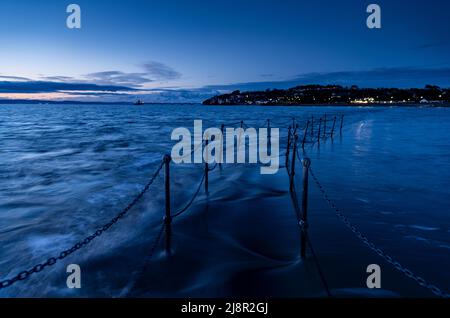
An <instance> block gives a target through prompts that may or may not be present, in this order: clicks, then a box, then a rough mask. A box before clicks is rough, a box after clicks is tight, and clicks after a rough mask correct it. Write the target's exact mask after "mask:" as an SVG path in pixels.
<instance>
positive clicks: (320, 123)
mask: <svg viewBox="0 0 450 318" xmlns="http://www.w3.org/2000/svg"><path fill="white" fill-rule="evenodd" d="M321 128H322V117H320V120H319V131H318V133H317V142H318V143H320V129H321Z"/></svg>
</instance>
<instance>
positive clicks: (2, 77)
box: [0, 75, 30, 81]
mask: <svg viewBox="0 0 450 318" xmlns="http://www.w3.org/2000/svg"><path fill="white" fill-rule="evenodd" d="M0 80H6V81H29V80H30V79H29V78H26V77H19V76H6V75H0Z"/></svg>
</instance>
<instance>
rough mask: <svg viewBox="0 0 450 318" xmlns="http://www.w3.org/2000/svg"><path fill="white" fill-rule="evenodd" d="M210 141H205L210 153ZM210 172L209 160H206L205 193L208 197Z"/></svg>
mask: <svg viewBox="0 0 450 318" xmlns="http://www.w3.org/2000/svg"><path fill="white" fill-rule="evenodd" d="M208 141H209V140H208V139H206V140H205V149H206V150H207V153H208V149H207V148H208ZM208 172H209V165H208V158H206V161H205V193H206V195H208V192H209V191H208Z"/></svg>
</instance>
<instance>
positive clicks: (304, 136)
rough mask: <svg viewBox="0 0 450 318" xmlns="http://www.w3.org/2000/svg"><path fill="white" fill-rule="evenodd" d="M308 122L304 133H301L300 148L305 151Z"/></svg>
mask: <svg viewBox="0 0 450 318" xmlns="http://www.w3.org/2000/svg"><path fill="white" fill-rule="evenodd" d="M308 127H309V120H308V121H307V122H306V127H305V132H304V133H303V141H302V148H303V149H305V142H306V134H307V133H308Z"/></svg>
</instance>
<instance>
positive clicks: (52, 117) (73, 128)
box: [0, 105, 450, 297]
mask: <svg viewBox="0 0 450 318" xmlns="http://www.w3.org/2000/svg"><path fill="white" fill-rule="evenodd" d="M324 113H328V114H329V116H332V114H341V113H342V114H345V126H344V131H343V135H342V137H340V136H339V135H337V136H336V138H334V140H333V141H331V140H328V141H327V142H326V143H323V144H321V145H320V147H318V146H317V145H314V146H313V147H311V146H308V147H307V155H308V156H309V157H311V159H312V162H313V169H314V171H315V172H316V175H317V177H318V178H319V179H320V181H321V182H322V183H323V185H324V187H325V188H326V189H327V191H328V194H329V196H330V197H331V198H332V199H333V200H334V201H335V202H336V204H337V205H338V206H339V207H341V208H342V210H343V211H344V212H345V213H346V215H348V217H349V218H350V219H351V220H352V222H354V223H355V224H357V225H358V226H359V227H360V229H361V231H362V232H364V233H365V234H366V235H367V236H368V237H369V238H370V239H371V240H372V241H373V242H374V243H376V244H377V245H378V246H380V247H381V248H383V249H384V250H386V252H388V253H389V254H391V255H392V256H395V257H396V259H398V261H400V262H401V263H402V264H403V263H404V264H405V265H407V266H408V267H409V268H410V269H411V270H413V271H414V272H417V273H418V274H420V275H421V276H423V277H424V278H426V279H429V280H430V281H431V282H432V283H435V284H437V285H438V286H440V287H441V288H442V289H446V290H450V271H448V268H450V199H449V198H450V159H449V157H450V138H449V135H448V132H449V131H450V110H449V109H445V108H355V107H205V106H201V105H146V106H142V107H136V106H123V105H0V154H1V157H0V179H1V182H0V241H1V245H0V279H2V278H5V277H10V276H12V275H14V274H17V273H18V272H19V271H21V270H23V269H27V268H29V267H30V265H34V264H35V263H39V262H42V261H44V260H46V259H47V258H48V257H50V256H55V255H56V256H57V255H59V252H60V251H61V250H62V249H65V248H67V247H70V246H71V245H72V244H74V243H76V242H77V241H78V240H79V239H81V238H84V237H85V236H86V235H87V234H90V233H91V232H92V231H93V230H95V229H96V226H97V225H99V224H102V223H104V222H107V221H109V219H111V218H112V217H113V216H114V215H115V214H116V213H117V212H119V211H120V210H121V209H122V208H123V207H125V206H126V205H127V204H128V203H129V201H130V199H132V198H133V197H134V196H135V195H136V194H137V193H139V191H140V190H141V189H142V186H143V185H145V183H146V182H147V181H148V178H149V176H150V175H151V174H152V172H153V171H154V170H155V168H156V167H157V165H158V164H159V162H160V160H161V158H162V154H164V153H168V152H170V149H171V146H172V145H173V142H172V141H171V140H170V134H171V132H172V130H173V129H174V128H175V127H187V128H191V129H192V125H193V120H194V119H203V121H204V126H205V127H208V126H216V127H220V124H221V123H224V122H225V123H228V122H236V121H240V120H245V122H246V123H247V124H248V125H249V126H257V127H259V126H262V125H263V124H264V121H265V120H266V119H269V118H270V119H272V120H273V121H272V125H273V126H274V127H279V128H280V129H282V136H285V135H286V127H287V126H288V124H289V123H290V122H291V119H292V117H296V118H298V119H304V118H307V117H309V116H312V115H314V116H315V117H316V118H318V117H319V116H321V115H322V114H324ZM281 143H282V144H283V143H284V138H283V140H282V141H281ZM280 161H281V162H283V161H284V159H281V160H280ZM201 169H202V167H201V166H192V167H186V166H184V167H176V168H175V169H174V172H173V188H174V191H175V192H174V205H176V206H178V205H181V204H182V203H183V202H184V201H185V200H186V199H187V198H188V196H189V194H190V193H191V192H192V191H193V189H194V188H195V186H196V184H197V182H198V179H199V177H200V176H201V173H202V171H201ZM224 171H226V172H224V176H223V178H222V179H221V178H219V177H217V179H214V178H215V177H214V176H213V177H212V178H213V179H212V180H211V181H212V182H211V184H215V186H212V187H213V188H212V190H211V191H212V194H211V196H210V199H209V200H210V201H208V202H209V203H208V202H205V199H204V198H203V199H201V200H200V202H199V203H197V207H196V209H198V210H202V209H204V205H205V204H211V206H215V208H214V210H210V211H209V215H211V219H210V220H209V221H208V220H206V221H205V219H202V220H203V221H202V222H204V223H205V224H207V225H208V226H209V227H208V231H207V232H208V233H209V234H208V235H209V236H210V237H212V238H216V239H217V238H218V239H217V240H218V241H219V242H218V243H217V244H223V246H226V247H230V250H229V251H228V250H226V251H225V249H224V251H223V253H224V255H223V256H224V257H226V261H224V262H223V263H221V265H220V266H219V265H218V264H219V262H217V261H214V260H213V255H215V254H214V253H213V254H211V259H210V260H208V257H206V256H203V258H202V259H203V263H201V262H200V263H201V264H200V263H199V264H197V263H194V262H193V261H192V260H190V259H189V256H186V257H185V258H183V259H182V260H181V261H180V262H178V266H177V267H176V270H175V274H173V275H174V276H175V277H178V278H179V279H178V280H177V281H176V283H174V285H173V286H167V285H166V286H163V281H158V279H156V283H153V285H151V286H152V290H151V291H150V292H149V290H148V288H147V290H146V288H145V286H144V287H143V286H142V284H136V288H137V290H139V292H138V294H139V295H148V296H161V295H162V296H171V295H173V296H179V295H181V296H189V295H194V296H196V295H199V296H208V295H212V296H215V295H218V296H223V295H225V296H227V295H240V294H249V295H255V294H257V288H256V287H255V288H254V289H248V287H243V284H241V283H236V282H238V281H243V280H244V281H245V279H243V277H247V278H246V279H248V277H249V276H248V275H247V276H246V274H245V273H254V272H256V271H259V270H261V269H262V268H264V269H265V270H266V269H267V268H270V273H271V274H270V275H268V277H270V279H268V280H267V281H268V282H269V283H267V286H265V287H267V288H268V289H267V290H268V291H267V293H266V294H267V295H272V294H275V295H288V296H292V297H295V296H299V295H300V296H301V295H304V294H305V293H303V292H301V293H300V291H299V293H297V291H296V290H295V288H293V287H292V286H291V284H292V283H289V282H288V280H286V281H285V283H283V284H282V283H280V282H281V281H282V279H277V278H276V277H279V276H277V275H282V276H283V275H285V273H289V275H290V277H296V276H295V275H297V274H296V273H295V271H294V272H292V266H294V265H292V264H297V266H300V265H298V261H297V254H298V253H297V251H298V235H297V234H298V233H297V232H296V231H297V229H296V228H295V226H293V227H292V228H291V227H290V226H288V225H287V224H288V223H289V222H291V220H290V219H289V217H288V215H291V214H292V210H291V206H290V201H289V195H288V192H287V191H285V190H286V184H287V179H286V178H285V175H283V169H281V170H280V171H281V172H280V174H279V175H277V176H273V179H270V180H271V181H269V182H266V181H265V180H266V179H264V180H263V179H262V177H261V176H259V175H258V171H259V169H255V168H254V167H251V166H245V167H244V166H230V167H228V166H225V168H224ZM254 171H256V173H255V172H254ZM214 181H216V183H214ZM162 195H163V193H162V180H161V178H158V179H157V180H156V182H155V185H154V187H152V189H151V191H150V193H149V194H147V195H146V196H145V197H144V200H142V201H141V202H140V203H139V204H138V206H137V207H136V208H135V209H134V211H133V213H131V214H130V215H129V216H128V217H127V218H126V219H124V220H122V221H121V222H120V224H118V225H117V226H116V227H114V228H111V230H110V231H109V232H110V233H108V234H105V235H104V236H103V237H102V238H99V239H98V241H96V242H95V243H92V245H91V246H89V247H86V248H85V249H84V250H83V251H79V252H77V255H73V256H71V257H73V258H68V260H67V261H66V260H64V263H61V264H57V265H56V266H55V269H52V270H45V271H44V272H42V273H40V274H37V275H35V276H33V277H31V278H30V279H28V280H27V281H26V282H19V283H17V284H15V285H14V286H12V287H10V288H8V290H3V291H0V296H18V295H21V296H65V295H69V296H118V295H128V293H129V292H130V290H133V286H131V285H130V280H131V279H130V273H131V272H133V271H134V270H135V269H136V268H137V267H139V266H140V264H141V261H140V260H142V259H143V255H145V253H147V252H148V250H149V246H150V245H151V243H152V241H153V237H154V236H155V234H156V233H157V232H158V228H159V224H160V221H161V218H162V213H163V212H162V204H163V196H162ZM271 197H274V198H277V200H279V201H280V202H284V203H282V204H281V205H280V204H279V203H275V201H274V206H270V204H266V203H267V202H265V203H264V204H262V203H261V206H258V202H262V201H261V200H263V199H265V200H266V199H268V198H269V199H270V198H271ZM246 198H248V201H245V200H246ZM274 200H275V199H274ZM266 201H267V200H266ZM233 202H234V203H233ZM276 202H278V201H276ZM225 203H227V204H237V207H238V208H239V207H240V208H243V207H247V206H248V210H249V211H250V210H251V211H256V210H258V209H260V210H261V211H262V212H260V214H259V216H258V214H256V215H255V218H254V219H256V220H259V223H260V224H259V225H260V227H259V228H260V229H266V230H267V231H272V233H273V235H274V236H275V237H277V233H278V235H279V237H280V241H279V242H280V245H278V246H277V245H276V244H274V243H273V244H268V245H265V244H266V243H265V242H264V239H263V238H262V237H264V236H265V234H264V233H263V232H261V233H259V234H260V235H261V239H258V236H257V234H258V232H257V231H256V230H255V231H256V232H255V233H253V232H252V235H246V233H249V231H250V232H251V230H249V227H248V225H246V226H244V225H242V223H241V222H239V223H236V222H234V221H233V222H231V220H234V219H233V216H232V215H230V216H229V217H227V216H226V215H227V214H226V212H227V211H230V209H229V206H227V207H222V205H224V204H225ZM269 203H270V200H269ZM262 205H264V206H262ZM310 206H311V209H310V219H311V231H310V232H311V233H310V235H311V240H312V242H314V244H315V249H316V250H317V251H316V253H317V254H319V258H320V259H321V262H322V263H323V267H324V271H325V273H326V276H327V279H328V280H329V284H330V285H331V287H332V288H333V290H334V291H335V293H343V294H349V293H350V294H351V293H353V294H362V295H363V294H364V293H365V291H364V287H365V278H366V276H367V274H366V273H365V266H367V265H368V264H370V263H380V264H381V265H382V268H386V271H385V272H383V273H385V275H384V276H383V283H385V285H384V286H383V287H384V288H385V289H386V290H387V291H386V294H381V295H385V296H386V295H406V296H427V295H429V294H428V292H427V291H426V290H423V289H421V288H416V285H415V284H414V283H413V282H411V281H410V280H409V279H403V278H402V275H401V274H399V273H398V272H397V271H395V270H392V269H391V268H390V267H389V265H388V264H385V263H383V262H382V260H380V259H379V258H378V256H377V255H376V254H374V253H371V252H370V251H368V250H367V248H366V247H365V246H364V245H363V244H361V243H360V242H359V241H358V239H357V238H355V236H354V235H352V233H350V232H349V231H348V229H347V228H346V227H345V226H344V225H343V223H341V222H340V221H339V220H338V219H337V218H336V216H335V215H334V214H333V211H331V210H330V209H329V207H328V206H327V205H326V204H325V202H324V201H323V199H322V198H321V195H320V193H319V191H318V190H317V188H315V187H314V186H313V185H311V198H310ZM215 212H216V215H215V216H214V213H215ZM219 212H220V213H219ZM266 212H267V213H266ZM217 213H219V216H218V215H217ZM252 213H256V212H249V215H252ZM284 216H285V217H286V219H285V220H286V223H280V224H277V227H275V225H274V224H271V222H272V221H271V218H279V220H284V219H283V217H284ZM195 217H196V216H195V215H194V216H193V218H195ZM185 219H186V220H187V219H188V217H186V218H185ZM219 220H220V222H219ZM186 222H187V221H186ZM227 222H229V223H227ZM214 224H215V225H216V226H215V227H214V226H213V225H214ZM220 224H221V225H220ZM284 224H286V225H284ZM225 225H226V226H225ZM180 226H181V225H180ZM185 226H186V228H189V227H190V225H189V224H186V225H185ZM220 226H222V228H221V227H220ZM254 228H255V229H256V228H257V227H254ZM215 229H220V230H215ZM191 230H192V231H194V232H193V233H198V231H203V230H205V229H204V228H202V229H192V227H191ZM196 231H197V232H196ZM215 231H216V232H215ZM188 233H189V232H187V234H186V233H183V235H184V236H183V237H182V238H180V241H183V242H185V245H186V246H187V248H186V247H184V251H185V253H187V252H186V250H192V253H194V252H195V250H196V247H197V246H199V245H202V246H206V247H208V244H210V245H211V246H210V248H211V249H214V245H213V242H214V240H212V241H211V242H208V240H201V241H196V240H195V239H194V237H195V235H194V234H192V235H189V234H188ZM250 236H251V237H250ZM273 242H278V241H277V239H274V241H273ZM281 245H282V247H281ZM220 246H222V245H220ZM262 246H264V248H262ZM189 247H191V248H189ZM202 255H204V254H202ZM239 255H247V256H246V257H248V258H249V259H245V261H244V260H241V258H240V256H239ZM255 255H258V256H255ZM157 257H159V258H164V256H161V255H159V254H158V255H157ZM217 257H219V256H217ZM254 257H256V259H253V258H254ZM233 260H234V261H233ZM249 260H252V261H255V263H252V262H250V261H249ZM256 260H257V261H256ZM268 260H270V261H268ZM280 262H281V263H280ZM70 263H81V264H82V268H87V269H88V270H86V271H83V273H85V274H84V275H85V276H83V277H84V280H85V281H86V284H85V287H84V288H82V289H81V290H80V291H73V290H68V289H67V288H65V267H64V266H65V265H67V264H70ZM227 264H228V265H227ZM249 264H253V265H251V266H250V265H249ZM227 266H228V267H227ZM384 266H385V267H384ZM160 267H161V266H160ZM280 268H281V269H280ZM183 269H185V270H186V272H190V271H191V272H192V273H193V274H192V275H191V277H189V278H186V277H185V276H186V275H183V273H182V272H183ZM177 272H178V274H176V273H177ZM274 272H275V273H277V274H273V273H274ZM220 273H225V274H223V277H222V278H221V277H220ZM226 273H228V275H229V276H227V274H226ZM279 273H284V274H279ZM249 275H252V274H249ZM271 275H274V276H271ZM285 276H288V275H285ZM274 277H275V278H274ZM283 277H284V276H283ZM266 278H267V277H266ZM283 279H284V278H283ZM275 282H277V283H275ZM253 283H254V282H253ZM301 284H302V282H301V279H300V278H299V281H298V282H296V285H301ZM144 285H145V284H144ZM278 285H282V286H281V287H280V286H278ZM130 286H131V287H130ZM255 286H256V285H255ZM271 286H275V287H273V293H271V291H270V288H271ZM246 288H247V289H246ZM306 289H307V288H306ZM313 289H314V288H312V290H313ZM314 295H318V292H317V293H315V292H313V293H311V296H314Z"/></svg>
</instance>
